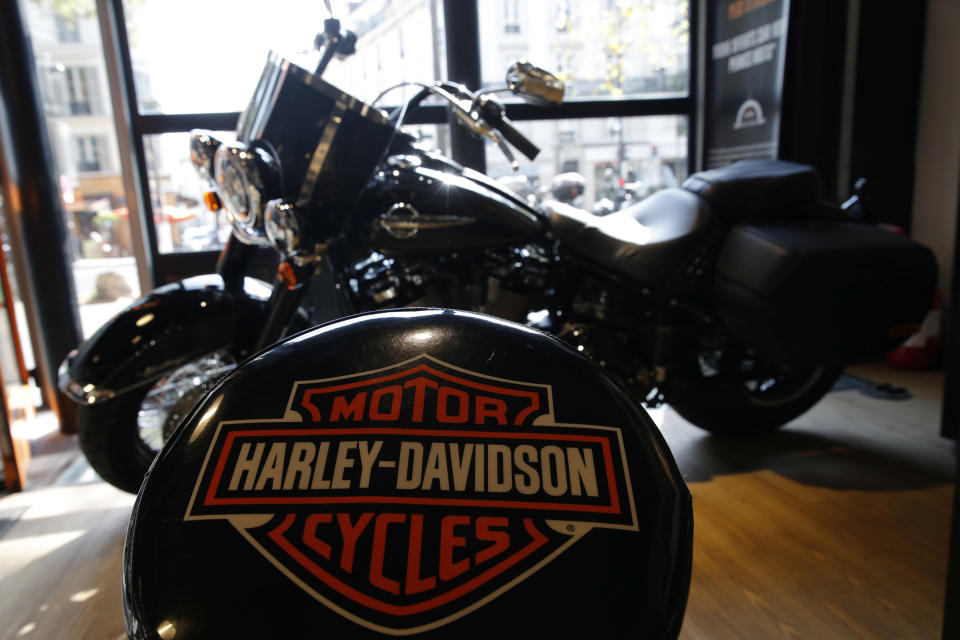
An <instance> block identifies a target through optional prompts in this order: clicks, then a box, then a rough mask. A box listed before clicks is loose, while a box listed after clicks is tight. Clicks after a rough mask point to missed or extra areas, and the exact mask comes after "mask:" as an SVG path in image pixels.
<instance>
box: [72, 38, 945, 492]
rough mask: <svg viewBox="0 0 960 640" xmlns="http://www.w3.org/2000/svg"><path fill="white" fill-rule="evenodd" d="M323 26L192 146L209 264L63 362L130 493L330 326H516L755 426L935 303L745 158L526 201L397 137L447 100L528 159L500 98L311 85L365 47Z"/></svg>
mask: <svg viewBox="0 0 960 640" xmlns="http://www.w3.org/2000/svg"><path fill="white" fill-rule="evenodd" d="M326 32H327V42H328V46H327V47H326V49H325V51H324V54H323V57H322V59H321V62H320V65H319V67H318V68H317V70H316V71H315V72H313V73H311V72H309V71H307V70H305V69H303V68H301V67H299V66H297V65H295V64H293V63H291V62H290V61H288V60H285V59H283V58H281V57H279V56H277V55H271V56H270V57H269V59H268V61H267V64H266V67H265V68H264V71H263V74H262V76H261V78H260V81H259V83H258V85H257V88H256V91H255V93H254V96H253V99H252V101H251V103H250V105H249V106H248V107H247V109H246V110H245V111H244V113H243V114H242V115H241V118H240V121H239V125H238V128H237V142H236V143H232V144H227V143H221V142H220V141H219V140H217V139H216V138H215V137H214V136H213V135H212V134H210V133H209V132H204V131H197V132H194V134H193V136H192V140H191V158H192V160H193V162H194V164H195V166H196V167H197V169H198V171H199V172H200V173H201V175H202V176H204V177H205V178H206V179H208V180H209V181H210V184H211V185H212V189H213V192H214V193H215V194H216V196H217V197H216V198H214V199H213V200H215V201H216V202H217V203H220V204H222V208H223V210H224V213H225V214H226V216H227V218H228V219H229V220H230V222H231V223H232V225H233V236H232V237H231V239H230V240H229V242H228V244H227V246H226V247H225V248H224V250H223V252H222V254H221V256H220V260H219V263H218V267H217V273H216V274H211V275H205V276H198V277H195V278H189V279H186V280H183V281H181V282H178V283H174V284H170V285H166V286H163V287H160V288H158V289H156V290H154V291H152V292H151V293H149V294H147V295H146V296H145V297H144V298H143V299H141V300H139V301H138V302H136V303H135V304H134V305H133V306H131V307H130V308H128V309H127V310H125V311H123V312H122V313H120V314H119V315H118V316H117V317H115V318H114V319H113V320H111V321H110V322H108V323H107V324H106V325H105V326H104V327H103V328H101V329H100V331H99V332H97V334H96V335H94V336H93V337H92V338H91V339H90V340H88V341H87V342H85V343H84V344H82V345H81V346H80V347H79V349H78V350H77V351H75V352H72V353H71V354H70V355H69V356H68V357H67V359H66V361H65V362H64V364H63V366H62V368H61V378H60V385H61V388H62V390H63V391H64V392H65V393H66V394H67V395H68V396H70V397H71V398H72V399H74V400H75V401H76V402H78V403H79V404H80V407H79V408H78V411H77V414H78V415H77V419H78V424H77V427H78V430H79V438H80V445H81V447H82V449H83V451H84V453H85V454H86V456H87V458H88V459H89V460H90V462H91V464H92V465H93V467H94V468H95V469H96V471H97V472H98V473H99V474H100V475H101V476H102V477H103V478H104V479H105V480H107V481H108V482H110V483H112V484H114V485H116V486H118V487H120V488H122V489H126V490H128V491H136V490H137V488H138V487H139V485H140V482H141V479H142V477H143V474H144V472H145V470H146V469H147V467H148V466H149V464H150V463H151V461H152V460H153V458H154V456H155V454H156V452H157V451H158V450H159V448H160V446H161V445H162V444H163V442H164V441H165V440H166V439H167V438H168V437H169V435H170V434H171V433H172V431H173V429H174V428H175V427H176V426H177V424H178V423H179V421H180V420H181V419H182V417H183V416H184V415H185V414H186V412H187V411H189V409H190V408H192V407H193V406H194V405H195V404H196V402H197V401H198V400H199V399H200V397H201V396H202V395H203V393H204V392H205V391H206V390H207V389H209V388H210V387H211V386H212V384H213V383H214V382H215V381H216V380H217V379H218V378H219V377H221V376H222V374H223V373H225V372H227V371H229V370H231V369H232V368H234V367H235V366H236V365H237V363H239V362H240V361H242V360H244V359H246V358H247V357H249V356H250V355H252V354H254V353H256V352H258V351H261V350H263V349H265V348H266V347H268V346H269V345H271V344H272V343H274V342H275V341H277V340H278V339H280V338H282V337H284V336H285V335H289V334H291V333H293V332H296V331H299V330H301V329H305V328H309V327H311V326H313V325H315V324H316V323H317V322H319V321H320V320H323V319H329V318H332V317H338V316H343V315H348V314H352V313H356V312H360V311H367V310H373V309H380V308H385V307H413V306H416V307H428V306H429V307H445V308H453V309H466V310H475V311H480V312H483V313H486V314H490V315H493V316H497V317H500V318H505V319H509V320H514V321H518V322H521V323H524V324H527V325H528V326H532V327H536V328H538V329H541V330H543V331H546V332H549V333H551V334H553V335H555V336H557V337H559V338H561V339H562V340H564V341H566V342H567V343H569V344H570V345H572V346H573V347H574V348H575V349H577V350H578V351H580V352H582V353H583V354H585V355H587V356H589V357H590V358H592V359H593V360H594V361H596V362H598V363H600V364H601V365H602V366H603V367H605V368H606V369H607V370H608V371H610V372H612V373H613V374H615V375H617V376H619V377H620V379H622V380H623V381H624V382H625V383H626V384H627V386H628V387H629V388H630V389H631V390H632V391H633V393H634V394H635V395H636V396H637V397H639V398H640V399H642V400H644V401H645V402H647V403H648V404H656V403H660V402H667V403H669V404H670V405H671V406H672V407H673V408H674V409H675V410H676V411H677V412H678V413H679V414H680V415H681V416H683V417H684V418H686V419H687V420H689V421H690V422H692V423H694V424H696V425H698V426H700V427H702V428H704V429H707V430H709V431H712V432H714V433H718V434H722V435H743V434H750V433H757V432H762V431H766V430H770V429H774V428H776V427H779V426H781V425H783V424H784V423H786V422H788V421H790V420H792V419H793V418H795V417H797V416H798V415H800V414H801V413H803V412H804V411H806V410H807V409H808V408H810V407H811V406H812V405H813V404H814V403H816V402H817V401H818V400H819V399H820V398H821V397H822V396H823V395H824V394H825V393H826V392H827V391H829V390H830V388H831V387H832V385H833V383H834V381H835V380H836V378H837V376H838V375H839V373H840V372H841V370H842V368H843V365H844V364H846V363H848V362H851V361H854V360H858V359H863V358H868V357H874V356H876V355H879V354H882V353H884V352H885V351H887V350H889V349H891V348H893V347H894V346H896V345H897V344H899V342H900V341H902V340H903V339H905V338H906V337H907V336H909V335H910V334H911V333H912V332H913V331H914V330H915V328H916V327H917V325H918V323H919V322H920V321H921V320H922V318H923V316H924V314H925V312H926V310H927V308H928V306H929V304H930V302H931V299H932V296H933V289H934V284H935V278H936V263H935V260H934V258H933V255H932V253H931V252H930V251H929V249H927V248H926V247H923V246H921V245H919V244H917V243H914V242H912V241H910V240H909V239H906V238H904V237H901V236H899V235H897V234H895V233H892V232H890V231H887V230H885V229H882V228H879V227H877V226H873V225H868V224H863V223H859V222H857V221H855V220H853V219H852V218H851V217H850V216H847V215H846V214H845V213H844V211H843V210H841V209H840V208H839V207H838V206H836V205H833V204H830V203H827V202H823V201H822V200H821V187H820V182H819V177H818V175H817V173H816V171H815V170H814V169H813V168H812V167H809V166H804V165H799V164H794V163H790V162H782V161H774V160H753V161H743V162H740V163H736V164H733V165H730V166H727V167H724V168H721V169H715V170H711V171H706V172H702V173H697V174H694V175H693V176H691V177H690V178H689V179H687V180H686V181H685V182H684V183H683V185H682V187H681V188H671V189H664V190H661V191H658V192H656V193H654V194H653V195H650V196H649V197H647V198H645V199H643V200H641V201H639V202H637V203H636V204H634V205H632V206H629V207H626V208H624V209H622V210H620V211H617V212H615V213H613V214H611V215H608V216H604V217H598V216H593V215H591V214H590V213H588V212H586V211H583V210H580V209H577V208H574V207H572V206H570V205H568V204H565V203H562V202H550V201H547V202H542V203H540V204H539V206H538V207H537V208H536V209H534V208H532V207H531V206H530V205H529V204H528V203H527V202H526V201H524V200H522V199H520V198H519V197H517V196H516V195H514V194H512V193H511V192H510V191H508V190H506V189H504V188H503V187H502V186H500V185H498V183H496V182H495V181H493V180H491V179H489V178H487V177H486V176H484V175H482V174H480V173H478V172H475V171H472V170H470V169H466V168H464V167H462V166H460V165H459V164H457V163H456V162H454V161H453V160H451V159H449V158H447V157H444V156H443V155H440V154H438V153H436V152H433V151H429V150H426V149H424V148H422V147H420V146H418V144H417V141H416V139H415V138H414V137H412V136H410V135H408V134H407V133H405V132H404V131H403V130H402V129H401V127H402V125H403V124H404V122H405V119H406V118H407V117H408V116H409V115H410V114H411V113H412V112H413V111H415V110H416V109H417V107H418V106H419V105H420V104H421V103H422V102H423V101H424V100H426V99H427V98H429V97H431V96H433V97H436V98H439V99H440V100H442V101H444V102H445V103H446V104H448V105H449V106H450V109H451V111H452V113H453V114H454V116H455V120H456V121H457V122H459V123H460V124H463V125H465V126H467V127H468V128H469V129H470V130H471V131H472V132H473V133H474V134H476V135H478V136H483V137H485V138H489V139H491V140H493V141H495V142H496V143H497V144H498V145H499V146H500V148H501V149H503V150H504V152H505V153H506V154H507V155H508V157H510V158H511V159H512V156H511V155H510V150H509V147H508V143H509V144H510V145H512V146H513V147H515V148H516V149H519V150H520V151H521V152H522V153H524V154H525V155H527V156H529V157H531V158H532V157H533V156H535V155H536V154H537V151H538V150H537V147H536V146H535V145H534V144H533V143H532V142H531V141H530V140H528V139H527V138H526V137H525V136H524V135H523V134H521V133H520V132H519V131H518V130H517V129H516V128H514V126H513V124H512V123H511V122H510V121H509V120H508V119H507V118H506V117H505V115H504V109H503V107H502V106H501V104H500V103H498V102H497V100H496V99H495V98H494V96H493V94H492V92H474V91H471V90H469V89H467V88H466V87H464V86H462V85H459V84H456V83H452V82H441V83H437V84H434V85H422V86H420V90H419V92H418V93H417V94H416V95H415V96H414V97H413V98H412V99H410V100H409V101H408V102H407V103H406V104H405V105H403V106H402V107H401V108H398V109H396V110H395V111H394V112H393V113H392V114H390V115H387V114H386V113H384V112H382V111H380V110H378V109H376V108H374V107H372V106H369V105H367V104H364V103H363V102H361V101H360V100H358V99H356V98H355V97H353V96H351V95H350V94H348V93H345V92H343V91H341V90H340V89H338V88H336V87H334V86H332V85H330V84H329V83H327V82H325V81H324V80H322V79H321V77H320V75H321V74H322V72H323V70H324V68H325V67H326V66H327V64H328V63H329V61H330V60H331V58H332V57H333V56H334V54H335V53H337V52H338V51H339V52H340V53H344V52H345V51H344V49H345V47H346V48H349V46H352V44H351V43H349V39H348V38H344V37H342V35H341V34H340V31H339V25H338V24H337V23H336V21H328V24H327V29H326ZM345 43H346V44H345ZM507 85H508V87H509V89H510V90H511V91H513V92H514V93H515V94H517V95H520V96H523V97H524V98H525V99H527V100H528V101H531V102H534V103H537V104H549V103H556V102H559V100H560V99H562V90H563V86H562V84H561V83H560V82H558V81H557V79H556V78H555V77H553V76H551V75H550V74H548V73H546V72H545V71H543V70H542V69H539V68H537V67H534V66H533V65H530V64H528V63H518V64H516V65H514V66H513V67H511V69H510V71H509V72H508V74H507ZM261 246H271V247H274V248H275V249H276V250H277V251H278V253H279V255H280V261H279V266H278V269H277V276H276V280H275V282H274V283H273V285H269V284H267V283H264V282H262V281H257V280H255V279H253V278H250V277H247V276H245V270H246V269H247V266H248V264H249V262H250V259H251V257H252V256H253V254H254V253H255V252H256V250H257V248H258V247H261Z"/></svg>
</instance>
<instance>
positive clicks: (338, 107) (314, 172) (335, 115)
mask: <svg viewBox="0 0 960 640" xmlns="http://www.w3.org/2000/svg"><path fill="white" fill-rule="evenodd" d="M342 97H343V98H349V97H350V96H348V95H347V94H343V95H342ZM348 108H349V104H348V103H347V102H345V101H344V100H337V103H336V104H335V105H334V106H333V110H332V111H331V112H330V116H329V117H328V118H327V123H326V124H325V125H324V127H323V133H322V134H321V135H320V141H319V142H318V143H317V148H316V149H315V150H314V152H313V157H311V158H310V166H309V167H307V172H306V174H304V176H303V184H301V185H300V195H299V197H298V198H297V204H302V205H306V204H309V203H310V199H311V196H312V195H313V190H314V189H315V188H316V186H317V180H319V179H320V172H321V171H322V170H323V165H324V163H325V162H326V161H327V154H328V153H330V147H331V146H332V145H333V138H334V137H335V136H336V135H337V130H338V129H339V128H340V124H341V123H342V122H343V114H344V113H346V111H347V109H348Z"/></svg>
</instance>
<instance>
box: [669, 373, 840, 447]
mask: <svg viewBox="0 0 960 640" xmlns="http://www.w3.org/2000/svg"><path fill="white" fill-rule="evenodd" d="M697 364H698V366H696V367H694V368H693V371H691V372H690V373H689V374H688V375H687V376H685V378H684V379H683V380H682V381H679V382H677V383H676V384H675V385H672V386H670V387H668V388H667V389H666V390H665V393H664V396H665V400H666V401H667V403H668V404H670V406H672V407H673V409H674V410H675V411H676V412H677V413H679V414H680V415H681V416H682V417H683V418H685V419H686V420H687V421H689V422H692V423H693V424H695V425H696V426H698V427H700V428H702V429H706V430H707V431H710V432H712V433H715V434H717V435H721V436H747V435H755V434H759V433H764V432H767V431H772V430H774V429H777V428H779V427H781V426H783V425H784V424H786V423H788V422H790V421H791V420H793V419H794V418H796V417H798V416H800V415H801V414H802V413H804V412H805V411H807V409H809V408H810V407H812V406H813V405H814V404H816V403H817V402H818V401H819V400H820V399H821V398H822V397H823V396H824V395H825V394H826V393H827V392H828V391H830V389H832V388H833V385H834V383H835V382H836V380H837V378H838V377H840V374H841V373H842V372H843V367H842V366H839V365H813V366H787V365H781V364H774V363H769V362H763V361H760V360H756V359H748V358H744V359H742V360H740V361H739V362H738V363H737V366H736V367H735V368H734V370H732V371H731V370H723V369H721V368H720V367H718V366H717V362H716V360H715V359H713V358H710V357H707V356H701V357H700V358H699V361H698V363H697Z"/></svg>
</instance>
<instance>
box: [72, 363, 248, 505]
mask: <svg viewBox="0 0 960 640" xmlns="http://www.w3.org/2000/svg"><path fill="white" fill-rule="evenodd" d="M235 367H236V361H235V360H234V358H233V356H231V355H230V354H229V353H228V352H226V351H217V352H215V353H212V354H209V355H207V356H204V357H202V358H199V359H197V360H193V361H191V362H188V363H187V364H185V365H183V366H181V367H179V368H177V369H175V370H173V371H171V372H170V373H168V374H166V375H164V376H163V377H161V378H160V379H158V380H157V381H156V382H155V383H154V384H153V386H151V387H143V388H140V389H137V390H134V391H130V392H129V393H126V394H123V395H120V396H117V397H114V398H111V399H110V400H107V401H106V402H103V403H102V404H93V405H79V406H78V407H77V440H78V442H79V444H80V449H81V450H82V451H83V454H84V456H86V458H87V461H88V462H89V463H90V466H91V467H93V470H94V471H96V472H97V473H98V474H99V475H100V477H101V478H103V479H104V480H106V481H107V482H109V483H110V484H112V485H113V486H115V487H117V488H118V489H122V490H124V491H128V492H130V493H137V491H139V489H140V483H141V482H142V481H143V476H144V475H145V474H146V472H147V469H148V468H150V464H151V463H152V462H153V459H154V458H155V457H156V455H157V453H158V452H159V451H160V448H161V447H162V446H163V444H164V442H166V441H167V439H168V438H169V437H170V435H171V434H172V433H173V430H174V429H175V428H176V426H177V425H178V424H179V423H180V421H181V420H182V419H183V418H184V417H185V416H186V414H187V413H189V411H190V409H192V408H193V407H194V405H196V404H197V402H199V401H200V398H202V397H203V395H204V394H205V393H206V392H207V391H209V390H210V389H211V388H213V385H214V384H215V383H216V382H217V380H219V379H220V378H222V377H223V376H224V375H226V374H227V373H228V372H229V371H231V370H232V369H233V368H235Z"/></svg>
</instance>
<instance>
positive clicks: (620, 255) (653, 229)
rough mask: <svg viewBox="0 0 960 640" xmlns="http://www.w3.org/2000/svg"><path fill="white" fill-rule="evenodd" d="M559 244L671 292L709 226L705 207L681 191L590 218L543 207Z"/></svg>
mask: <svg viewBox="0 0 960 640" xmlns="http://www.w3.org/2000/svg"><path fill="white" fill-rule="evenodd" d="M547 211H548V213H549V219H550V225H551V227H552V229H553V231H554V233H555V234H556V236H557V238H559V239H560V240H561V241H562V242H564V243H565V244H566V245H567V246H569V247H570V248H572V249H574V250H575V251H577V252H578V253H581V254H582V255H584V256H586V257H588V258H590V259H591V260H593V261H595V262H597V263H598V264H600V265H601V266H604V267H607V268H609V269H611V270H613V271H614V272H616V273H620V274H622V275H625V276H629V277H630V278H632V279H634V280H637V281H639V282H642V283H645V284H650V285H652V286H655V287H657V288H662V289H671V288H674V287H676V286H677V285H678V281H677V280H676V279H675V276H677V275H678V274H679V273H680V272H682V271H683V270H685V269H686V268H687V267H688V266H689V265H690V262H691V260H693V259H694V258H695V256H696V255H697V254H698V252H699V251H700V250H701V249H702V248H703V246H704V245H705V244H706V239H707V237H708V236H709V235H710V234H711V233H712V231H713V229H714V227H715V224H714V217H713V215H712V213H711V211H710V206H709V205H708V204H707V203H706V202H705V201H704V200H702V199H701V198H699V197H697V196H696V195H694V194H693V193H690V192H689V191H684V190H682V189H663V190H662V191H657V192H656V193H654V194H653V195H651V196H649V197H647V198H644V199H643V200H641V201H640V202H639V203H637V204H635V205H633V206H631V207H628V208H626V209H622V210H620V211H617V212H616V213H612V214H610V215H608V216H602V217H600V216H595V215H592V214H590V213H588V212H586V211H583V210H582V209H577V208H576V207H572V206H570V205H567V204H563V203H560V202H551V203H549V204H548V206H547Z"/></svg>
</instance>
